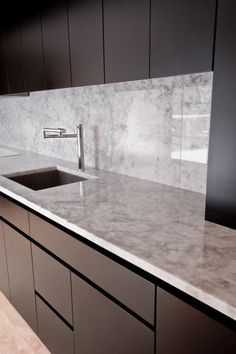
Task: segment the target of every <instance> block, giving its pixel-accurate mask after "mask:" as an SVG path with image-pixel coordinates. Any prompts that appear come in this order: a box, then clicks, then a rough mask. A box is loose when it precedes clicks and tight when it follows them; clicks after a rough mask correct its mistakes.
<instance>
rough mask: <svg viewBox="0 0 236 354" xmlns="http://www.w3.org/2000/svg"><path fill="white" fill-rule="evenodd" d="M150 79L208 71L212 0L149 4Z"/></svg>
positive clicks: (169, 0)
mask: <svg viewBox="0 0 236 354" xmlns="http://www.w3.org/2000/svg"><path fill="white" fill-rule="evenodd" d="M151 9H152V12H151V68H150V72H151V77H160V76H169V75H180V74H188V73H194V72H196V73H197V72H204V71H210V70H212V62H213V47H214V28H215V14H216V0H195V1H189V0H175V1H173V0H151Z"/></svg>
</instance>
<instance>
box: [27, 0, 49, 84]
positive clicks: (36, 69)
mask: <svg viewBox="0 0 236 354" xmlns="http://www.w3.org/2000/svg"><path fill="white" fill-rule="evenodd" d="M21 39H22V49H23V59H24V68H25V81H26V89H27V91H37V90H43V89H45V88H46V85H45V72H44V60H43V43H42V32H41V20H40V8H39V7H37V3H34V6H33V7H32V8H29V5H28V4H27V6H26V5H25V11H24V18H23V21H22V26H21Z"/></svg>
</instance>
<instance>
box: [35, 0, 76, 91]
mask: <svg viewBox="0 0 236 354" xmlns="http://www.w3.org/2000/svg"><path fill="white" fill-rule="evenodd" d="M42 34H43V48H44V60H45V75H46V86H47V88H48V89H53V88H54V89H56V88H61V87H70V86H71V71H70V52H69V34H68V16H67V1H66V0H62V1H57V0H49V1H47V2H45V3H44V4H43V5H42Z"/></svg>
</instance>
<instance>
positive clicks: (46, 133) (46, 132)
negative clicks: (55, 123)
mask: <svg viewBox="0 0 236 354" xmlns="http://www.w3.org/2000/svg"><path fill="white" fill-rule="evenodd" d="M65 133H66V129H64V128H43V137H44V139H46V138H48V137H52V136H61V135H62V134H65Z"/></svg>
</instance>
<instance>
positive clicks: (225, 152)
mask: <svg viewBox="0 0 236 354" xmlns="http://www.w3.org/2000/svg"><path fill="white" fill-rule="evenodd" d="M235 18H236V1H235V0H227V1H224V0H220V1H219V8H218V19H217V33H216V49H215V70H214V82H213V96H212V115H211V130H210V145H209V160H208V182H207V197H206V218H207V220H209V221H213V222H216V223H220V224H223V225H225V226H228V227H232V228H234V229H236V188H235V181H236V160H235V151H236V139H235V136H236V119H235V111H236V100H235V77H236V66H235V62H236V46H235V38H236V21H235Z"/></svg>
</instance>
